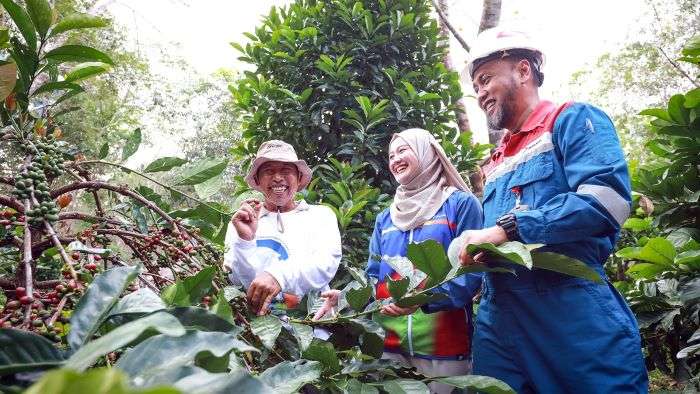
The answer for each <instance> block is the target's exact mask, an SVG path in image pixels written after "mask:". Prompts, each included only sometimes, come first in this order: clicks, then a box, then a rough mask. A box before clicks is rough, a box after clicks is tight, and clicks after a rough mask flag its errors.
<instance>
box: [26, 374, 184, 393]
mask: <svg viewBox="0 0 700 394" xmlns="http://www.w3.org/2000/svg"><path fill="white" fill-rule="evenodd" d="M87 393H90V394H181V393H180V391H178V390H176V389H174V388H169V387H164V386H161V387H156V388H152V389H147V390H134V389H131V388H130V387H129V385H128V382H127V379H126V376H124V374H123V373H122V372H121V371H119V370H118V369H116V368H99V369H93V370H91V371H88V372H86V373H84V374H81V373H79V372H76V371H73V370H70V369H59V370H55V371H50V372H48V373H46V374H44V375H43V376H42V377H41V379H39V381H38V382H36V383H35V384H33V385H32V386H31V387H30V388H29V389H27V391H25V394H87Z"/></svg>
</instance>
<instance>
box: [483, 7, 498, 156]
mask: <svg viewBox="0 0 700 394" xmlns="http://www.w3.org/2000/svg"><path fill="white" fill-rule="evenodd" d="M500 19H501V0H484V10H483V11H482V13H481V23H479V33H481V32H482V31H484V30H486V29H490V28H492V27H496V26H498V22H499V20H500ZM503 133H504V130H492V129H489V144H493V145H498V143H499V142H500V141H501V137H503Z"/></svg>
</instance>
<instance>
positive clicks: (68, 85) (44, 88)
mask: <svg viewBox="0 0 700 394" xmlns="http://www.w3.org/2000/svg"><path fill="white" fill-rule="evenodd" d="M55 90H70V91H73V92H83V91H84V89H83V88H82V87H81V86H80V85H78V84H75V83H73V82H68V81H59V82H47V83H45V84H43V85H41V86H40V87H39V88H38V89H37V90H35V91H34V92H33V93H32V96H36V95H37V94H41V93H46V92H53V91H55Z"/></svg>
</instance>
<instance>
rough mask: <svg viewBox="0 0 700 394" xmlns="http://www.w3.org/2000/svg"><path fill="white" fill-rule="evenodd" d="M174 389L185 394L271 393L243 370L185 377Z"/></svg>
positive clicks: (265, 386) (260, 382)
mask: <svg viewBox="0 0 700 394" xmlns="http://www.w3.org/2000/svg"><path fill="white" fill-rule="evenodd" d="M175 388H177V389H179V390H180V391H181V392H182V393H187V394H229V393H236V394H239V393H240V394H257V393H272V392H274V390H273V388H272V387H269V386H267V385H266V384H264V383H263V382H262V381H261V380H260V379H258V378H256V377H254V376H252V375H250V374H248V373H247V372H246V371H244V370H236V371H233V372H231V373H209V372H206V371H203V372H199V373H196V374H193V375H190V376H186V377H184V378H182V379H180V380H178V381H177V382H175Z"/></svg>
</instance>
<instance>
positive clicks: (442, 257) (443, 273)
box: [406, 239, 452, 288]
mask: <svg viewBox="0 0 700 394" xmlns="http://www.w3.org/2000/svg"><path fill="white" fill-rule="evenodd" d="M406 257H408V259H409V260H411V262H412V263H413V265H414V266H415V267H416V268H418V269H419V270H421V271H423V272H424V273H425V274H426V275H428V278H427V280H426V282H425V287H426V288H430V287H433V286H435V285H437V284H439V283H440V282H442V281H443V280H444V279H445V277H447V274H448V273H449V272H450V269H451V268H452V265H451V264H450V262H449V260H448V259H447V254H445V250H444V249H443V247H442V245H440V244H439V243H438V242H437V241H434V240H432V239H431V240H427V241H423V242H420V243H412V244H408V253H407V254H406Z"/></svg>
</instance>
